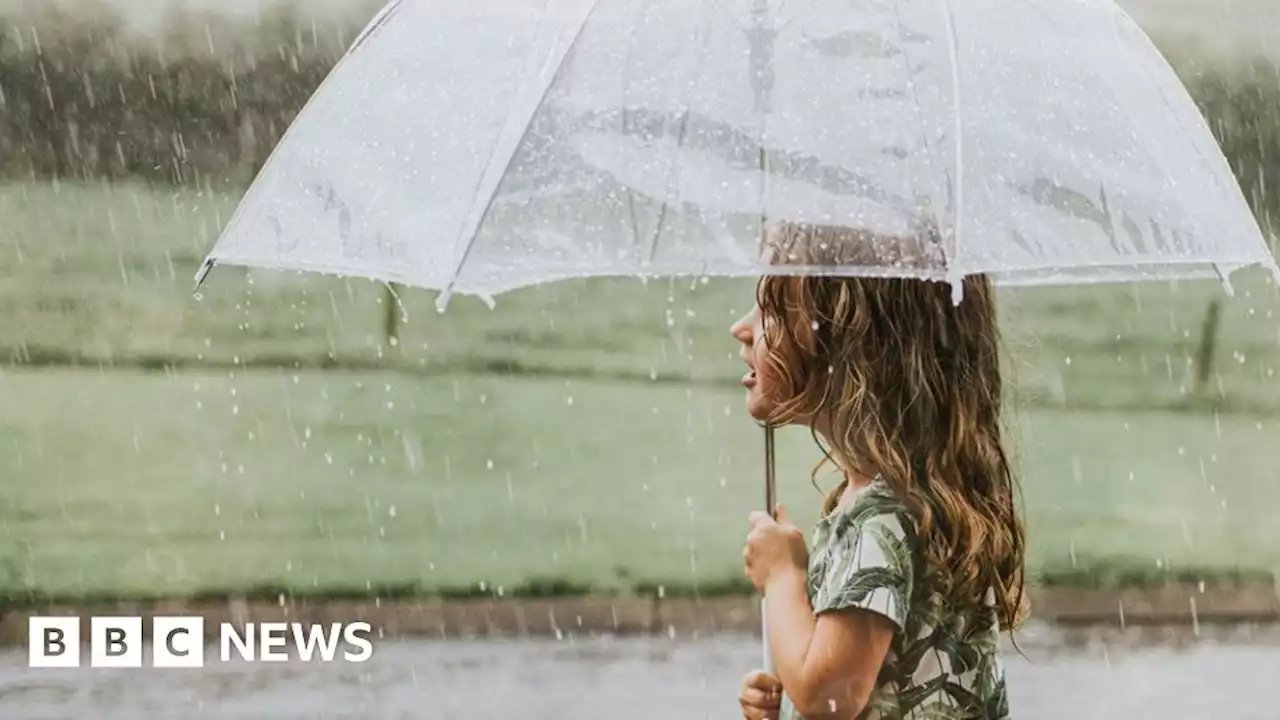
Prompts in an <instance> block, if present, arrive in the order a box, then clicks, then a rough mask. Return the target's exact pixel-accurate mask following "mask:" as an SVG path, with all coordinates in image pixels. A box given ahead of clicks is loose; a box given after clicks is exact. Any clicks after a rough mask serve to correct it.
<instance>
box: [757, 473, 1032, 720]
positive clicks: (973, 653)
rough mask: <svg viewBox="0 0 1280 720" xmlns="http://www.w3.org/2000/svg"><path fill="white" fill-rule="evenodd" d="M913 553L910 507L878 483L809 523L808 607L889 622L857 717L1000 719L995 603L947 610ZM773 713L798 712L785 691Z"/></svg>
mask: <svg viewBox="0 0 1280 720" xmlns="http://www.w3.org/2000/svg"><path fill="white" fill-rule="evenodd" d="M919 557H920V552H919V543H918V541H917V537H916V533H915V526H914V523H913V522H912V521H911V517H910V515H909V514H908V513H907V510H906V508H905V506H903V504H902V503H901V502H900V501H899V500H898V499H897V498H896V497H895V496H894V494H893V492H892V491H891V490H890V489H889V487H888V486H887V485H885V484H884V483H883V482H880V481H876V482H873V483H872V484H871V485H869V486H868V487H866V488H864V489H863V490H861V491H859V493H858V495H857V497H856V498H855V500H854V501H853V502H852V503H851V504H848V505H847V506H846V507H842V508H840V509H837V510H836V511H835V512H833V513H832V514H831V515H830V516H828V517H826V518H823V519H822V520H820V521H819V522H818V525H817V528H816V529H815V531H814V535H813V542H812V545H811V556H810V561H809V597H810V599H811V600H812V604H813V611H814V613H815V614H816V615H822V614H823V613H828V612H837V611H840V610H845V609H849V608H859V609H862V610H868V611H871V612H875V613H878V614H880V615H883V616H884V617H886V618H888V619H889V620H890V621H892V622H893V624H894V625H896V626H897V631H896V632H895V633H894V638H893V643H892V645H891V646H890V650H889V656H888V658H887V659H886V661H885V664H884V667H883V668H882V669H881V672H880V678H879V680H878V682H877V689H876V690H875V692H874V693H873V694H872V696H871V702H870V703H869V705H868V707H867V709H866V710H865V711H864V712H863V713H862V715H861V716H860V718H861V719H862V720H1009V698H1008V693H1007V691H1006V688H1005V679H1004V668H1003V665H1002V664H1001V662H1000V638H999V624H998V623H997V620H996V613H995V609H994V608H988V609H986V610H985V611H983V612H981V613H971V612H957V611H955V610H953V609H952V608H951V606H950V604H949V603H948V601H947V598H946V597H944V596H943V595H942V593H940V592H938V591H937V589H936V583H934V582H931V581H930V578H929V574H928V573H927V572H925V571H924V567H923V563H922V562H921V561H920V560H919ZM781 720H803V718H801V717H800V715H799V713H797V712H796V710H795V707H794V706H793V705H792V704H791V702H790V700H789V699H788V698H785V697H784V699H783V706H782V714H781Z"/></svg>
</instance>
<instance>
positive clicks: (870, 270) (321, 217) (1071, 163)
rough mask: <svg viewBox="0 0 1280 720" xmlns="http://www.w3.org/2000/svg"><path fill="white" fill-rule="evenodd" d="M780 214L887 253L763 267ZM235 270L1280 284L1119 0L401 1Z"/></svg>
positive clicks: (309, 134)
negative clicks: (1269, 280)
mask: <svg viewBox="0 0 1280 720" xmlns="http://www.w3.org/2000/svg"><path fill="white" fill-rule="evenodd" d="M780 222H789V223H805V224H816V225H823V226H833V227H845V228H850V229H854V230H856V231H858V234H857V236H858V237H861V238H863V240H864V241H865V243H866V244H867V247H864V248H862V249H860V250H859V251H858V252H852V253H845V254H841V253H834V254H828V255H827V256H824V257H828V258H830V259H829V261H823V262H817V263H815V262H795V261H794V259H790V260H789V259H788V258H785V257H774V258H772V259H770V258H768V257H762V256H761V254H760V252H759V248H760V240H761V237H762V236H763V234H764V233H765V231H766V229H767V228H769V227H770V226H772V225H773V224H776V223H780ZM878 237H883V238H898V239H899V240H900V239H901V238H915V239H916V241H917V246H918V247H917V250H918V251H917V252H913V253H910V254H909V256H904V255H903V254H902V253H901V252H897V251H894V250H892V248H888V249H886V251H885V252H877V251H876V240H875V238H878ZM889 245H891V246H892V247H899V248H900V246H901V242H898V241H895V242H894V243H890V244H889ZM217 263H221V264H227V265H244V266H253V267H263V268H274V269H291V270H308V271H320V272H327V273H335V274H341V275H347V276H360V277H367V278H374V279H378V280H383V281H388V282H399V283H402V284H407V285H411V286H418V287H423V288H429V289H433V290H438V291H441V294H440V306H441V308H442V309H443V307H444V305H445V304H446V303H447V302H448V298H449V297H450V295H452V294H455V293H462V294H473V295H479V296H481V297H485V298H487V299H490V301H492V297H493V296H496V295H497V294H499V293H502V292H504V291H508V290H512V289H516V288H520V287H524V286H528V285H533V284H537V283H543V282H549V281H555V280H559V279H565V278H578V277H588V276H663V275H715V276H755V275H761V274H770V273H775V274H776V273H787V274H794V273H807V274H827V275H880V276H904V277H917V278H924V279H929V280H936V281H939V282H950V283H951V287H952V288H953V295H954V296H955V300H956V301H957V302H960V301H962V299H963V297H962V292H961V291H962V283H961V282H960V280H962V279H963V277H964V276H966V275H968V274H973V273H985V274H989V275H990V276H991V277H993V278H994V279H995V281H996V282H997V283H1001V284H1014V285H1018V284H1041V283H1088V282H1117V281H1137V280H1152V279H1173V278H1202V277H1203V278H1218V279H1221V280H1222V281H1223V282H1227V281H1228V278H1229V276H1230V274H1231V273H1232V272H1233V271H1235V270H1237V269H1239V268H1242V267H1246V266H1250V265H1255V264H1261V265H1265V266H1267V267H1269V268H1270V269H1271V270H1272V271H1273V272H1275V273H1276V276H1277V278H1280V268H1278V267H1277V265H1276V262H1275V260H1274V258H1273V257H1272V256H1271V255H1270V253H1269V251H1268V249H1267V244H1266V242H1265V240H1264V237H1263V235H1262V233H1261V231H1260V229H1259V227H1258V224H1257V222H1256V220H1255V219H1254V217H1253V215H1252V213H1251V212H1250V210H1249V208H1248V206H1247V204H1246V202H1245V199H1244V197H1243V195H1242V193H1241V191H1240V189H1239V187H1238V185H1237V183H1236V180H1235V178H1234V176H1233V174H1232V171H1231V169H1230V167H1229V166H1228V164H1227V161H1226V160H1225V158H1224V157H1223V154H1222V152H1221V150H1220V149H1219V147H1218V146H1217V144H1216V142H1215V141H1214V139H1213V136H1212V134H1211V133H1210V130H1209V128H1208V126H1207V124H1206V122H1205V120H1204V119H1203V118H1202V117H1201V115H1200V114H1199V112H1198V111H1197V109H1196V107H1195V105H1194V104H1193V102H1192V100H1191V99H1190V97H1189V96H1188V94H1187V92H1186V90H1185V89H1184V88H1183V86H1182V85H1181V83H1180V82H1179V80H1178V79H1177V77H1176V76H1175V74H1174V73H1173V71H1172V70H1171V68H1170V67H1169V65H1168V64H1167V63H1166V62H1165V60H1164V59H1163V57H1162V56H1161V55H1160V54H1159V52H1158V51H1157V50H1156V49H1155V47H1154V46H1153V45H1152V43H1151V42H1150V41H1149V39H1148V38H1147V37H1146V36H1145V35H1144V34H1143V33H1142V31H1141V30H1140V29H1139V27H1138V26H1137V25H1136V24H1135V23H1134V22H1133V21H1132V20H1131V19H1130V18H1129V17H1128V16H1127V15H1126V14H1125V13H1124V12H1123V11H1122V10H1120V9H1119V7H1117V6H1116V5H1115V4H1114V3H1113V2H1111V0H1023V2H1019V3H1008V2H1005V1H1004V0H966V1H965V2H950V1H949V0H863V1H862V2H858V3H849V2H832V1H830V0H470V2H467V3H445V2H428V1H427V0H398V1H397V2H393V3H391V4H390V5H389V6H387V8H386V9H384V10H383V11H382V12H381V13H380V14H379V15H378V17H376V18H375V19H374V20H373V22H372V23H371V24H370V25H369V27H368V28H367V29H366V31H365V32H364V33H363V34H362V35H361V36H360V37H359V38H358V39H357V41H356V43H355V44H354V46H353V48H352V50H351V52H349V53H348V55H347V56H346V57H345V58H344V59H343V60H342V61H341V62H340V63H339V65H338V67H337V68H336V69H335V70H334V72H333V73H332V74H331V76H330V77H329V78H328V79H327V80H326V81H325V83H324V84H323V86H322V87H321V89H320V90H319V91H318V92H317V93H316V95H315V96H314V97H313V98H312V100H311V101H310V103H309V104H308V105H307V107H306V108H305V109H304V111H303V112H302V113H301V115H300V116H299V117H298V119H297V121H296V122H295V124H294V125H293V127H292V128H291V129H290V130H289V132H288V134H287V135H286V137H285V139H284V141H283V142H282V143H281V144H280V146H279V147H278V148H277V150H276V152H275V153H274V155H273V156H272V157H271V159H270V161H269V162H268V163H267V165H266V166H265V167H264V169H263V170H262V172H261V174H260V175H259V177H258V178H257V180H256V182H255V183H254V184H253V186H252V188H251V189H250V191H249V193H248V195H247V196H246V197H245V199H244V201H243V203H242V205H241V206H240V208H239V210H238V211H237V213H236V214H235V216H234V217H233V218H232V220H231V221H230V223H229V224H228V226H227V227H226V229H225V233H224V234H223V236H222V238H221V239H220V240H219V242H218V243H217V245H216V247H214V249H213V251H212V252H211V254H210V255H209V258H208V260H207V261H206V263H205V264H204V266H203V268H202V269H201V273H200V277H199V278H198V282H202V281H203V280H204V278H205V276H206V275H207V274H208V272H209V270H210V269H211V268H212V267H213V266H214V265H215V264H217ZM1227 287H1228V289H1229V287H1230V286H1229V283H1228V286H1227ZM766 449H767V452H768V453H770V459H769V460H770V461H769V462H768V463H767V464H766V466H767V468H768V471H767V473H766V474H767V483H766V484H767V488H768V489H767V491H766V492H767V494H768V500H769V505H768V507H773V496H772V461H771V460H772V458H771V452H772V436H771V434H767V435H766Z"/></svg>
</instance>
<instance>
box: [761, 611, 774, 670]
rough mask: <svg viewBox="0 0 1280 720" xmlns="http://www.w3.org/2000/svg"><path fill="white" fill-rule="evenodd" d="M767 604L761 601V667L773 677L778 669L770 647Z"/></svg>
mask: <svg viewBox="0 0 1280 720" xmlns="http://www.w3.org/2000/svg"><path fill="white" fill-rule="evenodd" d="M766 603H767V601H766V600H764V599H763V598H761V599H760V649H761V651H762V653H763V655H764V658H763V659H764V662H763V663H762V664H761V666H760V667H762V668H764V671H765V672H767V673H769V674H770V675H773V674H774V672H775V671H776V670H777V668H776V667H774V665H773V648H771V647H769V618H768V610H767V607H766Z"/></svg>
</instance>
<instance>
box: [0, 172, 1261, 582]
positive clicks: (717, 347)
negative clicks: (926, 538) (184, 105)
mask: <svg viewBox="0 0 1280 720" xmlns="http://www.w3.org/2000/svg"><path fill="white" fill-rule="evenodd" d="M232 207H233V199H230V198H227V197H221V196H202V195H200V194H196V193H192V192H176V191H162V192H161V191H151V190H147V189H144V188H140V187H130V186H110V187H106V186H104V187H94V188H91V187H82V186H69V185H63V186H60V187H55V186H52V185H18V186H9V187H3V188H0V218H3V219H4V222H3V224H0V363H4V364H3V365H0V399H2V400H0V477H2V478H3V493H2V494H0V590H3V592H5V593H7V594H10V595H19V596H20V595H25V594H28V593H38V594H55V595H64V596H65V595H75V594H89V595H101V594H109V593H124V594H130V595H138V594H178V593H188V592H197V591H201V590H206V591H226V590H245V589H249V588H255V587H256V588H268V587H270V588H278V587H288V588H291V589H294V590H297V591H310V592H318V593H330V592H338V591H342V592H360V591H364V590H365V589H366V588H368V587H381V588H383V589H384V590H385V589H387V588H401V589H406V588H410V587H413V588H417V589H419V590H423V591H438V590H442V589H448V590H462V589H467V588H470V589H475V590H479V589H480V585H479V583H481V582H483V583H485V586H484V588H485V589H487V590H493V589H494V588H496V587H498V586H501V587H503V588H504V591H507V590H508V589H510V591H513V592H514V591H516V590H517V589H519V588H520V587H522V586H527V585H529V584H530V583H533V582H539V581H552V580H554V581H557V582H567V583H570V584H575V585H593V586H600V587H610V588H619V589H622V588H628V587H636V586H638V585H640V584H644V585H653V584H662V585H665V586H667V587H669V588H671V589H672V590H673V591H675V590H677V589H678V590H684V591H687V590H691V589H703V590H707V591H710V590H712V589H714V588H717V587H723V586H724V585H725V584H726V583H728V582H730V581H732V580H733V579H735V578H736V577H737V575H738V560H739V551H740V543H741V541H742V538H743V535H744V530H745V516H746V514H747V513H748V512H749V511H750V510H751V509H752V508H753V507H755V506H756V505H757V504H759V501H760V497H759V495H760V483H759V478H760V476H761V467H760V457H759V456H760V443H759V438H758V432H759V431H758V430H757V429H756V428H755V427H754V426H753V425H752V424H751V423H750V422H749V421H748V420H747V419H746V418H745V417H744V416H743V414H742V413H741V412H740V400H741V397H740V391H739V390H737V389H736V388H735V387H734V382H735V379H736V378H737V377H738V376H739V375H740V374H741V370H740V366H739V365H738V361H737V360H736V349H735V348H733V347H732V344H731V342H730V340H729V338H728V336H727V334H726V332H725V330H726V328H727V326H728V324H729V322H730V321H731V319H732V318H733V317H735V316H736V314H737V313H738V312H741V311H743V310H745V309H746V307H747V305H748V304H749V303H750V300H751V285H750V283H742V282H727V281H713V282H710V283H706V284H703V283H701V282H693V281H688V280H682V281H676V282H667V281H663V282H650V283H648V284H647V285H641V284H640V283H639V282H638V281H608V282H606V281H599V282H573V283H562V284H558V285H554V286H550V287H546V288H538V289H533V290H528V291H522V292H518V293H514V294H512V295H509V296H503V297H500V298H499V300H498V306H497V309H496V310H494V311H490V310H489V309H487V308H486V307H484V306H483V305H482V304H480V303H479V302H477V301H469V300H460V301H457V302H455V304H454V305H453V306H451V308H450V311H449V313H447V314H446V315H438V314H437V313H436V312H435V311H434V309H433V307H432V303H433V300H434V298H433V297H432V296H431V294H430V293H425V292H415V291H406V292H405V293H403V299H404V303H405V316H406V317H405V320H404V323H403V326H402V334H401V338H402V340H401V343H400V345H399V346H398V347H395V348H392V347H387V346H386V345H385V343H384V341H383V337H382V331H381V322H382V320H381V318H382V315H383V313H382V308H381V306H380V302H381V301H382V297H383V296H382V291H381V289H380V288H378V287H376V286H374V285H373V284H371V283H368V282H360V281H342V280H337V279H331V278H319V277H301V276H293V275H276V274H265V273H255V274H252V275H249V274H246V273H244V272H241V271H237V270H234V269H224V270H222V271H220V272H219V273H217V274H215V276H214V279H213V281H212V283H211V285H210V286H209V287H208V288H207V289H206V291H205V292H204V294H203V297H202V298H201V299H200V300H195V299H193V298H191V296H190V294H189V291H190V287H191V277H192V275H193V273H194V272H195V269H196V265H197V263H198V262H199V260H200V258H201V257H202V256H203V253H204V252H205V251H206V250H207V249H208V248H209V247H210V246H211V244H212V242H213V239H214V237H215V235H216V232H217V228H218V226H219V223H220V222H221V221H223V220H225V219H226V218H227V217H228V216H229V213H230V211H231V209H232ZM1236 286H1237V295H1236V297H1234V298H1232V299H1230V300H1228V301H1227V302H1226V304H1225V306H1224V313H1223V323H1222V329H1221V339H1220V342H1219V347H1218V352H1217V357H1216V364H1215V371H1214V375H1213V378H1212V380H1211V383H1210V387H1209V388H1208V392H1207V393H1206V394H1205V395H1204V396H1200V397H1191V395H1190V390H1191V381H1190V378H1191V369H1192V368H1191V361H1190V358H1192V357H1193V356H1194V354H1195V347H1196V343H1197V339H1198V333H1199V325H1200V323H1201V320H1202V317H1203V315H1204V312H1205V308H1206V306H1207V304H1208V302H1209V301H1210V299H1212V298H1214V297H1217V296H1219V295H1220V294H1221V289H1220V288H1219V287H1218V286H1217V285H1215V284H1212V283H1205V284H1195V285H1186V284H1184V285H1183V286H1182V287H1171V286H1168V285H1151V286H1141V287H1091V288H1062V289H1041V290H1029V291H1022V292H1019V293H1006V295H1005V298H1004V299H1005V303H1004V309H1005V314H1006V321H1005V327H1006V333H1007V336H1008V338H1007V340H1008V347H1009V357H1010V367H1011V370H1012V373H1013V375H1012V376H1013V378H1014V379H1015V383H1014V385H1015V387H1014V393H1015V398H1016V399H1017V403H1016V412H1015V414H1014V415H1013V416H1012V417H1011V422H1012V423H1013V425H1014V427H1015V428H1016V435H1017V440H1016V443H1015V444H1016V447H1017V449H1018V451H1019V455H1020V456H1021V463H1020V465H1021V468H1022V475H1023V478H1024V480H1023V484H1024V491H1025V496H1026V507H1027V513H1028V519H1029V523H1030V525H1031V544H1032V564H1033V567H1034V568H1035V569H1036V571H1037V573H1038V574H1040V575H1041V576H1044V577H1048V578H1050V579H1055V580H1057V581H1060V582H1077V583H1116V582H1127V581H1144V582H1149V581H1153V580H1160V579H1162V578H1164V579H1167V578H1168V577H1170V573H1177V574H1178V576H1179V577H1183V576H1186V577H1192V578H1194V577H1201V576H1203V577H1205V578H1206V579H1208V580H1210V581H1212V580H1214V579H1216V578H1219V577H1221V576H1222V575H1224V573H1228V572H1230V571H1233V570H1247V571H1262V572H1270V571H1272V570H1276V569H1280V530H1276V525H1275V523H1274V521H1273V517H1274V514H1275V510H1276V508H1277V506H1278V501H1280V464H1278V463H1277V462H1276V459H1277V458H1278V457H1280V455H1277V450H1276V446H1277V441H1280V429H1278V428H1280V377H1277V375H1278V374H1280V295H1278V294H1277V290H1276V288H1275V287H1274V286H1273V285H1272V283H1271V281H1270V278H1268V277H1266V276H1265V275H1263V274H1261V273H1253V274H1244V275H1240V276H1238V277H1237V278H1236ZM295 364H296V365H298V366H299V367H298V368H294V367H293V366H294V365H295ZM325 365H332V366H333V367H332V368H331V369H328V370H319V369H315V368H318V367H322V366H325ZM145 368H150V369H145ZM809 442H810V441H809V439H808V437H807V435H805V434H804V433H800V432H793V433H787V434H786V435H785V436H784V442H783V447H782V448H781V456H780V458H779V464H780V468H781V473H780V475H781V477H782V482H783V484H784V487H783V498H784V500H786V501H787V502H788V503H789V504H790V505H792V506H793V507H794V508H795V509H796V510H797V514H798V515H799V516H800V517H802V518H805V519H811V518H812V517H813V515H814V513H815V511H816V506H817V503H818V495H817V493H816V491H815V490H814V489H813V488H812V487H811V486H810V485H809V477H808V476H809V470H810V468H811V466H812V464H813V462H814V461H815V460H816V459H817V457H818V456H817V454H816V451H815V450H813V449H812V448H811V447H810V446H809ZM828 481H829V480H828Z"/></svg>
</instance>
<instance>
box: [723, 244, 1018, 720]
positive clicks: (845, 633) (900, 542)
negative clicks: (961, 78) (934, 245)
mask: <svg viewBox="0 0 1280 720" xmlns="http://www.w3.org/2000/svg"><path fill="white" fill-rule="evenodd" d="M769 244H770V245H771V246H772V247H771V250H772V253H773V255H774V256H775V257H779V256H780V257H782V258H783V261H784V262H788V263H794V264H800V265H810V266H812V265H827V264H833V263H843V262H856V263H858V264H860V265H864V266H866V265H880V266H882V267H884V268H886V275H888V274H891V273H892V272H893V268H901V267H903V266H904V265H911V264H913V263H933V262H936V261H937V258H932V259H930V258H928V257H926V255H927V250H928V249H929V248H927V247H926V246H925V245H923V244H922V243H919V242H918V241H913V240H904V239H892V238H872V237H869V236H866V235H864V234H859V233H855V232H852V231H847V230H842V229H836V228H825V227H814V226H794V225H792V226H784V227H782V228H780V229H779V230H777V231H776V232H774V233H773V234H772V235H771V236H770V241H769ZM935 267H936V266H935ZM732 333H733V336H734V337H735V338H737V340H738V341H739V342H741V343H742V356H743V359H744V360H746V363H747V365H748V367H749V368H750V372H749V373H748V375H747V376H746V377H744V378H743V385H744V386H745V387H746V388H747V393H748V394H747V409H748V411H749V412H750V414H751V416H752V417H754V418H756V419H757V420H760V421H762V422H769V423H772V424H775V425H786V424H799V425H805V426H807V427H809V428H811V430H812V432H813V435H814V438H815V441H817V442H818V444H819V447H820V448H821V449H822V450H823V453H824V455H825V456H826V458H827V460H828V461H830V462H832V463H833V464H834V465H835V467H836V469H837V470H839V472H840V473H841V474H842V475H843V481H842V482H841V483H840V485H839V486H838V487H837V488H836V489H835V490H834V491H832V492H831V494H830V495H829V496H828V497H827V499H826V502H825V503H824V507H823V518H822V519H821V520H820V521H819V522H818V525H817V528H816V530H815V533H814V536H813V550H812V554H810V551H809V549H808V548H806V545H805V541H804V537H803V535H802V534H801V532H800V531H799V530H797V529H796V528H795V527H794V526H792V525H791V524H790V522H789V521H788V518H787V514H786V511H785V510H784V509H783V508H781V507H779V508H778V509H777V519H776V520H775V519H774V518H772V517H770V515H769V514H767V513H756V514H754V515H752V517H751V526H752V529H751V533H750V535H749V536H748V538H747V544H746V550H745V551H744V558H745V565H746V574H747V576H748V577H750V579H751V581H752V583H753V584H754V585H755V586H756V588H758V589H759V590H760V591H761V592H762V593H763V594H764V596H765V598H766V600H767V601H768V602H767V607H766V613H767V618H766V619H767V621H768V632H769V641H770V644H771V648H772V654H773V664H774V666H775V667H776V676H771V675H766V674H765V673H763V672H756V673H752V674H750V675H748V676H747V678H746V679H745V681H744V683H743V687H742V690H741V695H740V698H739V700H740V703H741V705H742V710H743V716H744V717H745V718H747V720H763V719H764V718H779V717H781V718H782V720H792V719H794V718H800V717H803V718H805V719H806V720H817V719H818V718H884V719H886V720H888V719H889V718H893V719H895V720H896V719H898V718H930V719H938V720H943V719H950V718H955V719H957V720H969V719H973V720H979V719H980V720H1002V719H1004V718H1008V717H1009V706H1008V697H1007V694H1006V691H1005V680H1004V673H1003V670H1002V667H1001V662H1000V658H999V647H1000V644H999V633H1000V631H1001V630H1003V629H1012V628H1013V627H1015V626H1016V625H1017V623H1018V622H1020V620H1021V618H1022V617H1023V613H1024V609H1025V608H1024V602H1023V551H1024V548H1023V538H1024V535H1023V527H1022V524H1021V522H1020V520H1019V518H1018V513H1017V510H1016V507H1015V500H1014V479H1013V475H1012V472H1011V470H1010V463H1009V460H1008V458H1007V457H1006V453H1005V449H1004V446H1003V442H1002V439H1001V432H1000V430H1001V428H1000V407H1001V392H1002V388H1001V379H1000V360H999V353H998V345H999V338H998V332H997V327H996V310H995V303H994V294H993V292H992V288H991V285H990V282H989V281H988V279H987V278H983V277H970V278H969V279H967V280H966V281H965V284H964V299H963V302H962V303H961V304H960V305H959V306H957V305H955V303H954V302H953V300H952V294H951V289H950V288H949V287H948V285H947V284H946V283H939V282H932V281H924V280H913V279H895V278H890V277H885V278H866V277H860V278H835V277H799V276H796V277H782V276H770V277H766V278H764V279H762V280H761V281H760V283H759V287H758V291H757V304H756V307H755V309H754V310H753V311H752V312H751V313H750V314H749V315H747V316H746V317H744V318H743V319H742V320H740V321H738V322H737V323H736V324H735V325H734V326H733V328H732ZM815 473H816V470H815Z"/></svg>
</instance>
